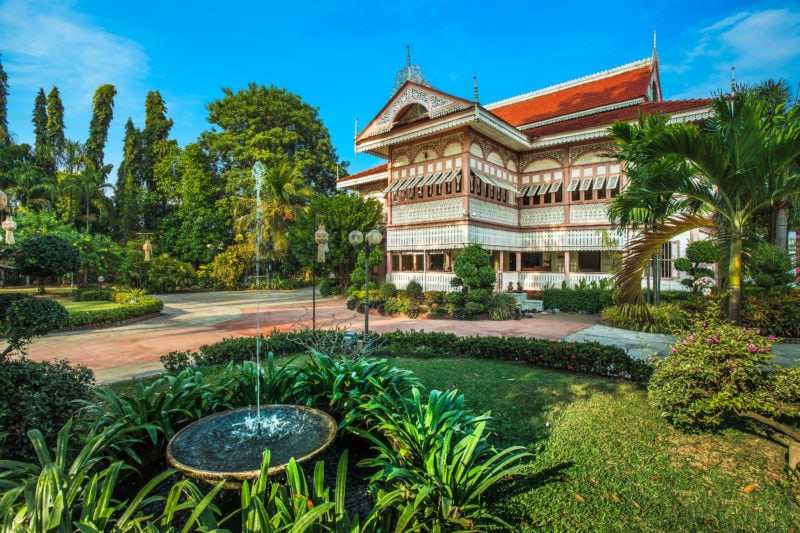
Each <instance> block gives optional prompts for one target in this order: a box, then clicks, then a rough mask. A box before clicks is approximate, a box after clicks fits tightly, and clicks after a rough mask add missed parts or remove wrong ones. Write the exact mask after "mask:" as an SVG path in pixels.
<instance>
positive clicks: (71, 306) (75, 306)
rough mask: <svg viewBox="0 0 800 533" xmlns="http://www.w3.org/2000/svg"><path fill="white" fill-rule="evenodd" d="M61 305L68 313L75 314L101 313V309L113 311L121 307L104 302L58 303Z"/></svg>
mask: <svg viewBox="0 0 800 533" xmlns="http://www.w3.org/2000/svg"><path fill="white" fill-rule="evenodd" d="M59 303H61V305H63V306H64V307H65V308H66V309H67V312H68V313H77V312H80V311H101V310H103V309H114V308H117V307H122V306H121V305H120V304H117V303H114V302H109V301H106V300H103V301H97V302H72V301H61V302H59Z"/></svg>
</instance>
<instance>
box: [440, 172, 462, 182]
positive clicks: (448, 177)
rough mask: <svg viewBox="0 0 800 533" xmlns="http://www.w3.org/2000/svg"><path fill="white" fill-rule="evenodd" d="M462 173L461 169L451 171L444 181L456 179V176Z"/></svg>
mask: <svg viewBox="0 0 800 533" xmlns="http://www.w3.org/2000/svg"><path fill="white" fill-rule="evenodd" d="M460 175H461V171H460V170H454V171H452V172H450V173H449V174H448V175H447V176H446V177H445V179H444V182H445V183H450V182H451V181H453V180H454V179H456V178H457V177H459V176H460Z"/></svg>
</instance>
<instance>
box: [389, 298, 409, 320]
mask: <svg viewBox="0 0 800 533" xmlns="http://www.w3.org/2000/svg"><path fill="white" fill-rule="evenodd" d="M408 302H409V300H408V298H400V297H397V296H395V297H392V298H389V299H388V300H386V301H385V302H383V312H384V313H385V314H387V315H396V314H400V313H406V312H408Z"/></svg>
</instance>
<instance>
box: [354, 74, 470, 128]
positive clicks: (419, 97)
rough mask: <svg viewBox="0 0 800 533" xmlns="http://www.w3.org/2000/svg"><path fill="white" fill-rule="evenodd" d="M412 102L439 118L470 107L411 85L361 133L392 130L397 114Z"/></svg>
mask: <svg viewBox="0 0 800 533" xmlns="http://www.w3.org/2000/svg"><path fill="white" fill-rule="evenodd" d="M411 104H419V105H421V106H422V107H424V108H425V109H427V110H428V117H429V118H437V117H440V116H442V115H446V114H448V113H452V112H453V111H461V110H463V109H467V108H468V107H469V106H468V105H467V104H465V103H464V102H462V101H458V100H455V99H452V98H450V97H448V96H447V95H446V94H443V93H437V92H435V91H433V90H431V89H430V88H428V87H420V86H416V85H409V86H407V87H406V88H405V89H404V90H402V91H400V92H399V93H397V94H395V95H394V98H393V99H392V101H391V103H390V104H389V105H388V106H387V107H386V109H385V110H384V111H383V113H381V114H380V116H378V118H377V119H375V121H374V122H373V123H372V125H371V126H369V127H368V128H367V129H366V130H365V131H364V132H363V133H362V134H361V137H362V138H366V137H371V136H373V135H379V134H381V133H386V132H387V131H389V130H391V129H392V126H393V125H394V123H395V121H396V120H397V114H398V113H400V112H401V111H402V110H403V109H405V108H406V107H407V106H409V105H411Z"/></svg>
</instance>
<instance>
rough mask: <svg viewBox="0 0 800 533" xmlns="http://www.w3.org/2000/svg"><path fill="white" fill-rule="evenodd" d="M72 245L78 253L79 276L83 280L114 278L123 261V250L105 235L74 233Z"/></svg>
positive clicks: (109, 279)
mask: <svg viewBox="0 0 800 533" xmlns="http://www.w3.org/2000/svg"><path fill="white" fill-rule="evenodd" d="M71 241H72V245H73V246H74V247H75V248H77V250H78V253H79V254H80V264H81V267H80V270H81V275H82V276H81V277H82V278H83V281H84V282H87V281H88V280H96V279H97V276H104V277H105V278H106V280H107V281H111V280H113V279H116V277H117V273H118V272H119V271H120V269H121V268H122V264H123V261H124V255H123V250H122V248H120V247H119V246H118V245H117V244H116V243H114V242H113V241H112V240H111V239H110V238H109V237H108V236H107V235H102V234H92V235H87V234H74V235H73V236H72V239H71Z"/></svg>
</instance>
